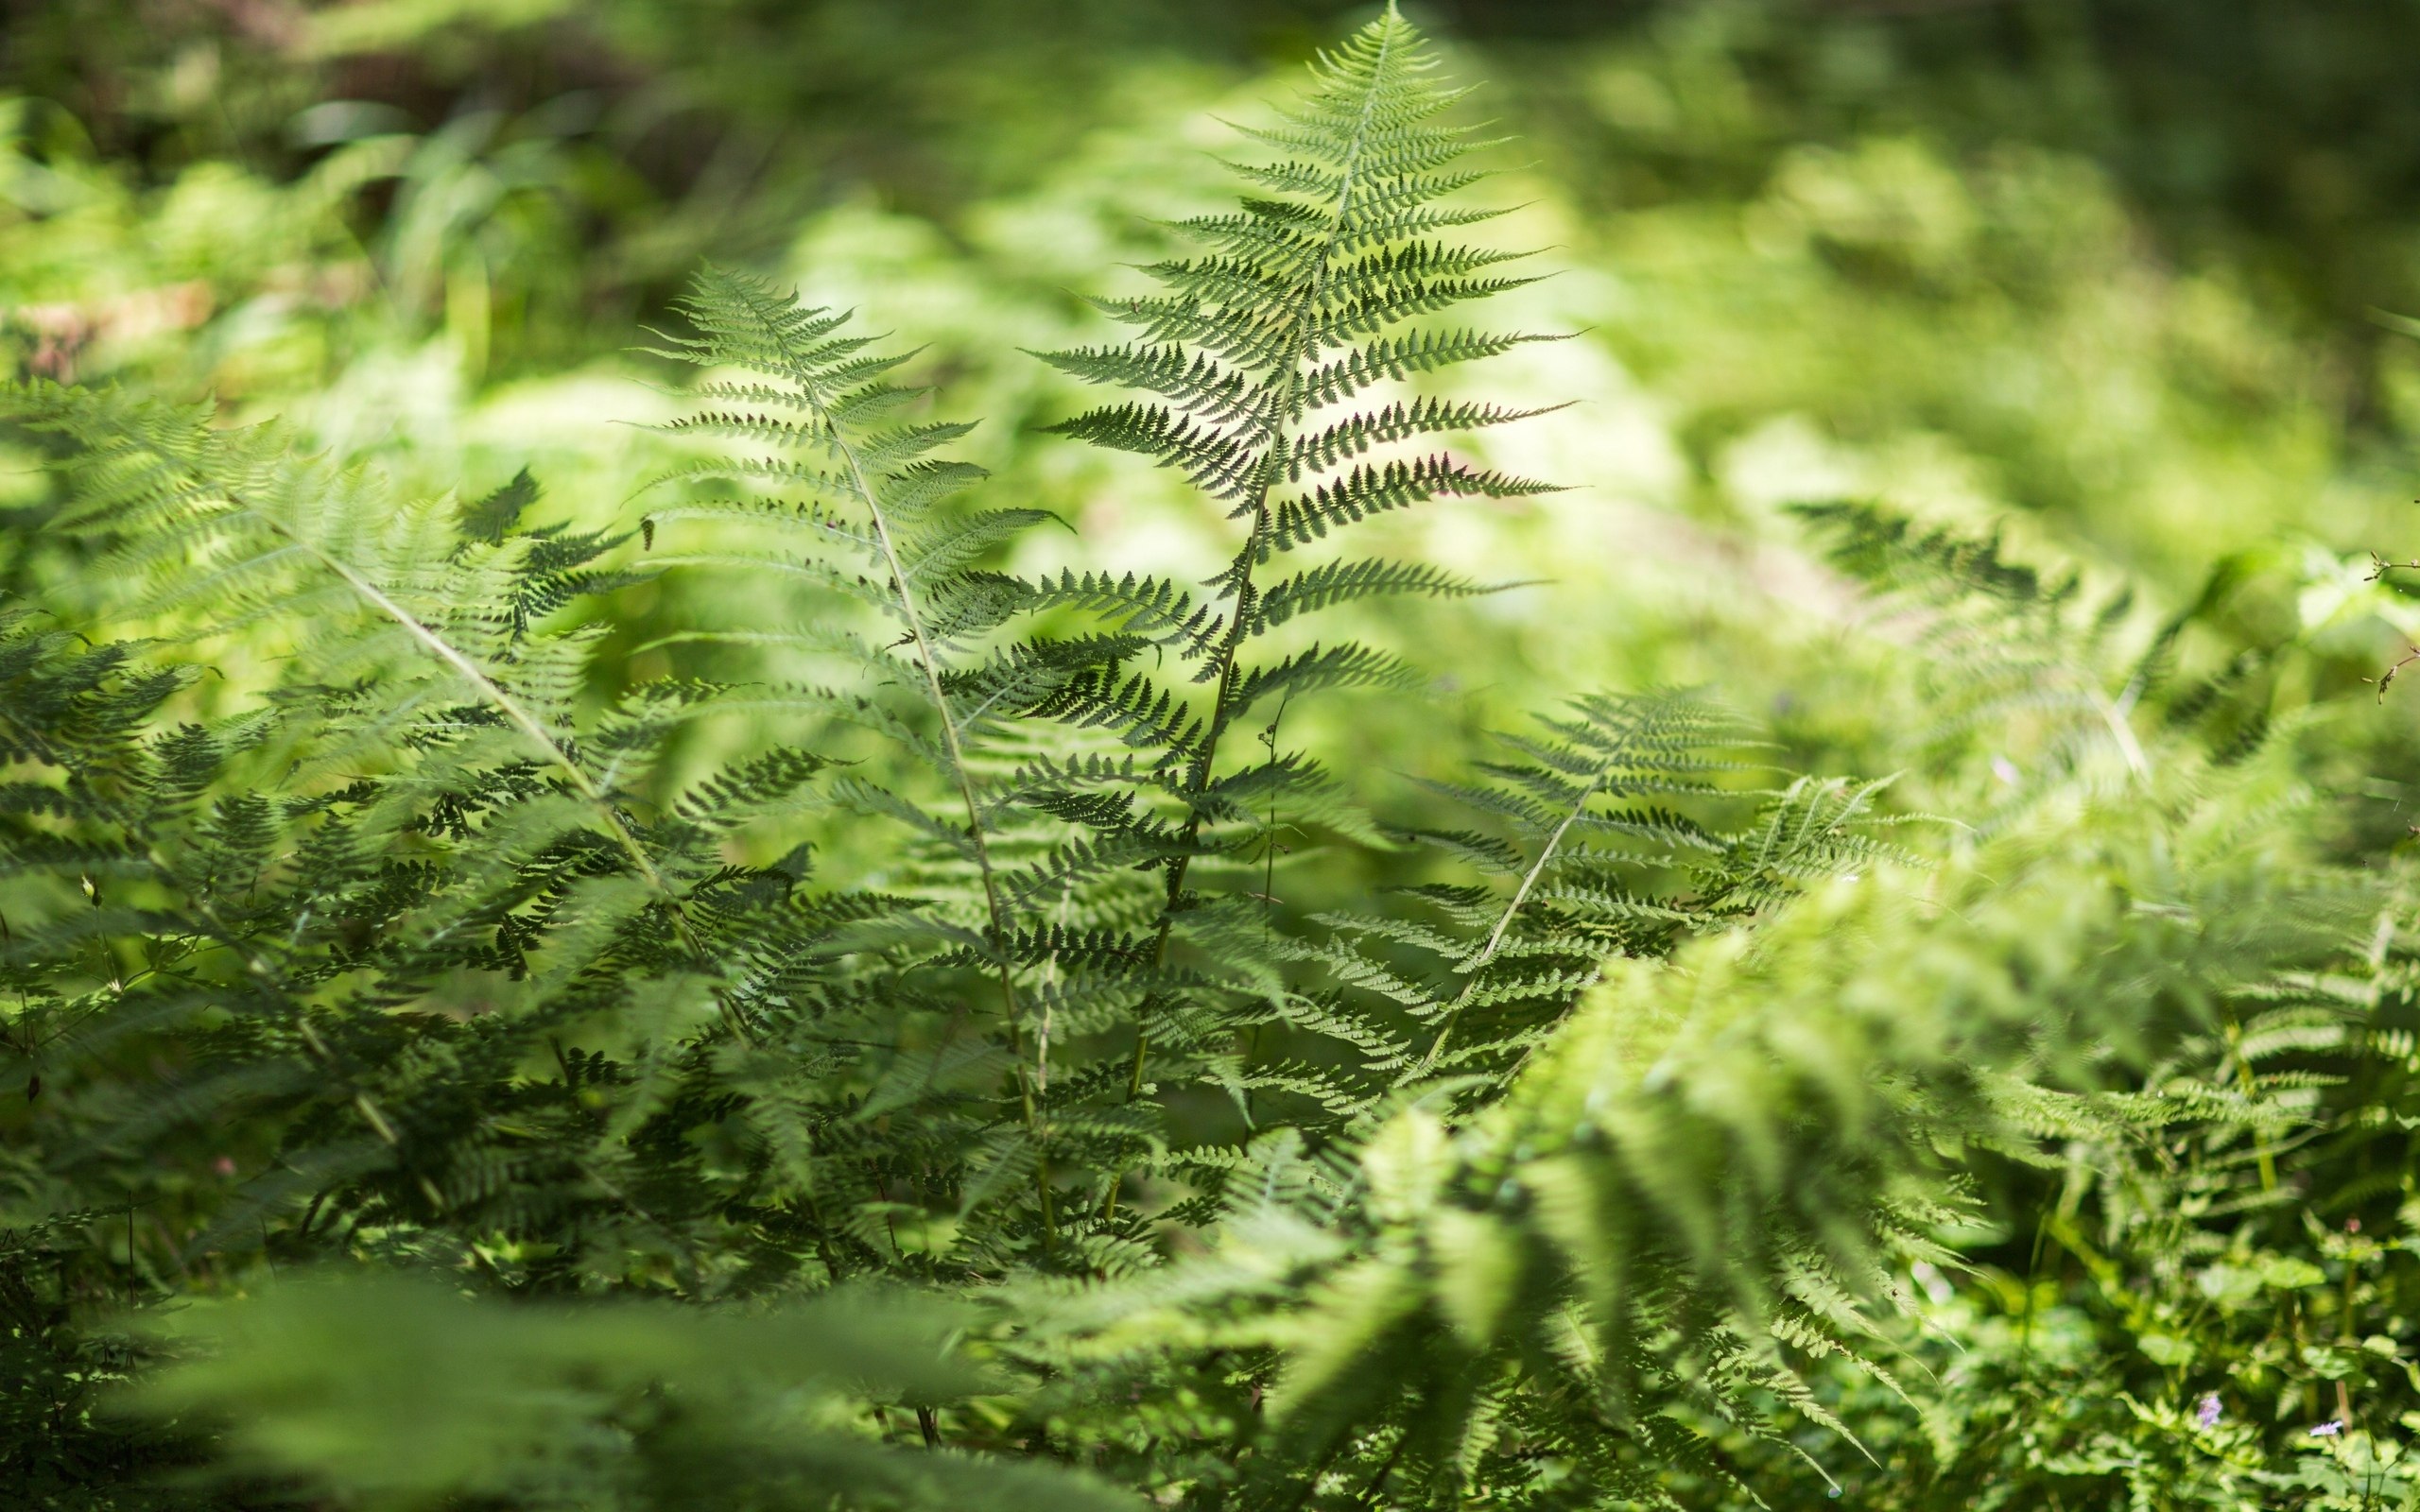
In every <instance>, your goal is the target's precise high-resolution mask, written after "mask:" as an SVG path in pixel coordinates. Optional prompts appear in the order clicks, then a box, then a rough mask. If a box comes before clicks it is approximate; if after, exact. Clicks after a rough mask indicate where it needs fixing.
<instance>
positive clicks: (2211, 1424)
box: [2193, 1391, 2220, 1428]
mask: <svg viewBox="0 0 2420 1512" xmlns="http://www.w3.org/2000/svg"><path fill="white" fill-rule="evenodd" d="M2219 1412H2220V1408H2219V1394H2218V1393H2217V1392H2215V1391H2213V1392H2209V1393H2207V1394H2206V1395H2204V1397H2203V1398H2202V1405H2201V1406H2200V1407H2198V1408H2196V1409H2195V1410H2194V1413H2193V1420H2194V1421H2195V1422H2197V1423H2200V1424H2201V1425H2202V1426H2203V1427H2204V1428H2216V1427H2217V1426H2219Z"/></svg>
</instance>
